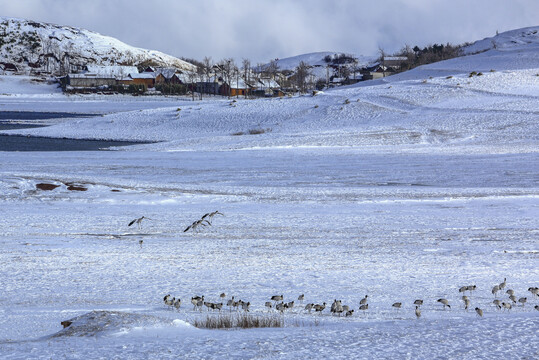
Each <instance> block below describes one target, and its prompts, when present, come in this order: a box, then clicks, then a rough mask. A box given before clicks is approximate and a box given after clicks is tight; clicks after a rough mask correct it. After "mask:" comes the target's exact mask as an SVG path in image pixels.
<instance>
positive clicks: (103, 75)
mask: <svg viewBox="0 0 539 360" xmlns="http://www.w3.org/2000/svg"><path fill="white" fill-rule="evenodd" d="M133 72H136V73H138V70H137V68H136V67H135V66H98V65H87V66H86V67H85V70H84V72H82V73H78V74H68V75H67V76H66V77H65V78H64V80H63V81H64V83H65V85H66V86H70V87H74V88H96V87H101V86H110V85H116V84H118V83H119V81H120V80H121V79H125V78H126V77H127V76H128V74H129V73H133Z"/></svg>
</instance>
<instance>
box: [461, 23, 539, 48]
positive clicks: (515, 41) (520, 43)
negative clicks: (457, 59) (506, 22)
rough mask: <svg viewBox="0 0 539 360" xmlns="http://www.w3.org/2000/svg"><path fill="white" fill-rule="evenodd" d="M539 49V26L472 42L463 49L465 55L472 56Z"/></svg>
mask: <svg viewBox="0 0 539 360" xmlns="http://www.w3.org/2000/svg"><path fill="white" fill-rule="evenodd" d="M530 48H535V49H537V48H539V26H533V27H528V28H522V29H516V30H510V31H506V32H503V33H501V34H497V35H496V36H493V37H488V38H485V39H483V40H479V41H476V42H474V43H473V44H471V45H469V46H467V47H466V48H465V49H464V52H465V53H466V54H474V53H478V52H482V51H487V50H491V49H497V50H502V51H503V50H508V51H514V50H519V49H522V50H529V49H530Z"/></svg>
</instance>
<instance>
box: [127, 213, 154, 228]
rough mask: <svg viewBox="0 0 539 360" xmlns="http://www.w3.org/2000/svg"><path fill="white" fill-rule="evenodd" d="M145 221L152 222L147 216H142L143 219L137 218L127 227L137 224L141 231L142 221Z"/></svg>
mask: <svg viewBox="0 0 539 360" xmlns="http://www.w3.org/2000/svg"><path fill="white" fill-rule="evenodd" d="M144 219H146V220H151V219H150V218H147V217H145V216H142V217H139V218H137V219H133V220H131V222H130V223H129V224H128V225H127V226H131V225H133V224H135V223H136V224H137V225H138V228H139V229H141V228H142V220H144Z"/></svg>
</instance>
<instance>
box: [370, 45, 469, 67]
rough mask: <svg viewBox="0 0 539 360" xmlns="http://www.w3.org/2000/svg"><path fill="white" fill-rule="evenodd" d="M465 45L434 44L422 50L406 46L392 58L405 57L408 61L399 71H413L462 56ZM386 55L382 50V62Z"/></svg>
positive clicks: (404, 61) (402, 63)
mask: <svg viewBox="0 0 539 360" xmlns="http://www.w3.org/2000/svg"><path fill="white" fill-rule="evenodd" d="M465 45H466V44H464V45H452V44H450V43H447V44H445V45H444V44H433V45H428V46H425V47H424V48H420V47H418V46H414V47H413V48H412V47H411V46H410V45H405V46H404V47H403V48H402V49H401V50H399V51H398V52H396V53H395V54H393V55H392V56H399V57H403V58H404V57H405V58H406V60H402V62H401V65H400V68H399V69H398V71H406V70H410V69H413V68H415V67H417V66H420V65H425V64H431V63H434V62H438V61H442V60H447V59H452V58H455V57H459V56H462V48H463V47H464V46H465ZM385 56H386V54H385V53H384V51H383V50H382V49H380V60H382V58H383V57H385Z"/></svg>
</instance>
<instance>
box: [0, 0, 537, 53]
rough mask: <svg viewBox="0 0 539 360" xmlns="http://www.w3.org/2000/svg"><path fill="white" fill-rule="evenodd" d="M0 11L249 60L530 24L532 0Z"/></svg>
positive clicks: (169, 0) (244, 0) (102, 1)
mask: <svg viewBox="0 0 539 360" xmlns="http://www.w3.org/2000/svg"><path fill="white" fill-rule="evenodd" d="M0 16H9V17H19V18H27V19H32V20H36V21H43V22H49V23H55V24H61V25H71V26H75V27H82V28H85V29H88V30H92V31H96V32H98V33H101V34H103V35H109V36H113V37H115V38H118V39H119V40H121V41H123V42H125V43H127V44H129V45H133V46H137V47H142V48H147V49H153V50H160V51H163V52H165V53H168V54H170V55H174V56H178V57H181V56H183V57H190V58H195V59H202V58H203V57H204V56H211V57H212V58H213V59H214V60H220V59H222V58H225V57H233V58H236V59H237V60H241V59H242V58H249V59H251V62H252V63H253V64H255V63H257V62H267V61H268V60H270V59H273V58H285V57H289V56H294V55H298V54H303V53H308V52H316V51H342V52H349V53H354V54H357V55H376V54H377V52H378V48H383V49H384V50H385V51H386V52H392V51H396V50H398V49H400V48H401V47H402V46H403V45H404V44H409V45H412V46H414V45H419V46H420V47H422V46H425V45H428V44H432V43H447V42H450V43H453V44H458V43H462V42H466V41H470V42H471V41H474V40H479V39H483V38H485V37H488V36H493V35H495V33H496V31H497V30H498V31H499V32H502V31H506V30H512V29H515V28H521V27H527V26H539V0H368V1H363V0H289V1H285V0H155V1H151V0H145V1H142V0H0Z"/></svg>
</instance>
